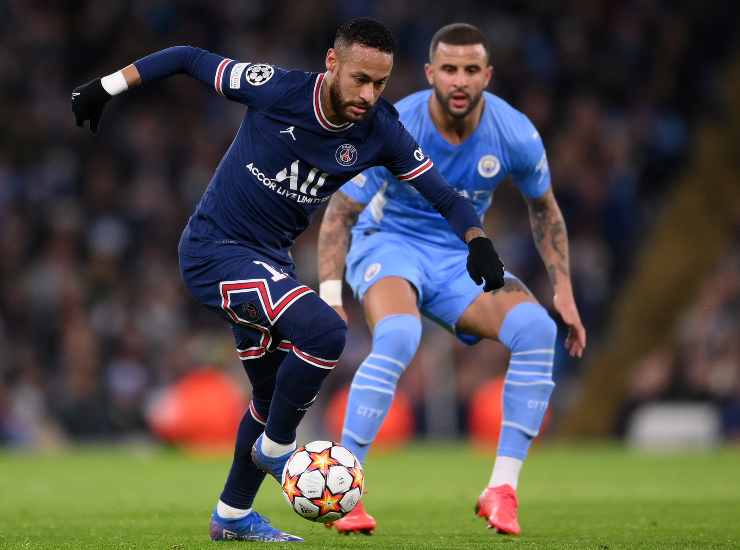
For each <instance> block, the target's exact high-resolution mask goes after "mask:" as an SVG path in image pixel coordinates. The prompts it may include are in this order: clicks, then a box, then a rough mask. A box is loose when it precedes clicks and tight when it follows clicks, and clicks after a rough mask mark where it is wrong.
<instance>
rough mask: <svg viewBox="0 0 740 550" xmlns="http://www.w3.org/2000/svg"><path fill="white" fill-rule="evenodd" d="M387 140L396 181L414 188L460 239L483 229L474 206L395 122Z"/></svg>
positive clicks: (387, 163) (388, 158) (388, 159)
mask: <svg viewBox="0 0 740 550" xmlns="http://www.w3.org/2000/svg"><path fill="white" fill-rule="evenodd" d="M389 134H390V135H388V136H384V139H385V143H386V144H387V145H386V147H387V152H386V160H385V166H386V168H387V169H388V170H389V171H390V173H391V174H393V175H394V176H395V178H396V179H397V180H398V181H399V182H401V183H402V184H403V183H404V182H407V183H409V184H411V185H413V186H414V187H415V188H416V190H417V191H419V193H421V194H422V196H423V197H424V198H425V199H426V200H427V201H428V202H429V204H431V205H432V206H433V207H434V208H435V209H436V210H437V211H438V212H439V213H440V214H442V216H444V217H445V219H446V220H447V222H448V223H449V224H450V226H451V227H452V230H453V231H454V232H455V233H456V234H457V236H458V237H460V239H462V240H465V233H466V232H467V230H468V229H470V228H471V227H481V228H482V223H481V220H480V219H479V218H478V214H476V212H475V208H474V207H473V205H472V203H471V202H470V201H469V200H468V199H466V198H464V197H463V196H461V195H460V194H458V192H457V191H455V189H454V188H453V187H452V186H451V185H450V184H449V183H447V181H446V180H445V179H444V178H443V177H442V175H441V174H440V173H439V171H438V170H437V169H436V168H435V167H434V163H433V162H432V159H431V158H429V157H428V156H427V155H426V154H425V153H424V152H423V151H422V149H421V147H420V146H419V145H418V144H417V143H416V140H415V139H414V138H413V137H412V136H411V134H409V133H408V131H407V130H406V128H404V126H403V124H401V121H400V120H398V119H396V120H395V121H394V122H393V124H392V126H391V129H390V131H389Z"/></svg>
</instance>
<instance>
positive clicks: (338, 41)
mask: <svg viewBox="0 0 740 550" xmlns="http://www.w3.org/2000/svg"><path fill="white" fill-rule="evenodd" d="M352 44H360V45H362V46H367V47H368V48H375V49H376V50H380V51H381V52H385V53H389V54H391V55H393V54H394V53H395V51H396V41H395V39H394V38H393V34H392V33H391V31H390V29H388V27H386V26H385V25H383V23H381V22H380V21H378V20H376V19H372V18H370V17H357V18H356V19H350V20H349V21H347V22H345V23H342V24H341V25H339V27H338V28H337V33H336V34H335V35H334V47H335V48H339V47H343V46H351V45H352Z"/></svg>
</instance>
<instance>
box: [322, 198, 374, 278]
mask: <svg viewBox="0 0 740 550" xmlns="http://www.w3.org/2000/svg"><path fill="white" fill-rule="evenodd" d="M363 208H365V205H364V204H361V203H359V202H356V201H354V200H352V199H350V198H349V197H348V196H347V195H345V194H344V193H342V192H337V193H334V195H333V196H332V198H331V200H330V201H329V206H327V208H326V212H324V219H323V220H322V221H321V228H320V229H319V281H327V280H330V279H340V280H341V279H342V277H343V275H344V264H345V258H346V257H347V247H348V246H349V236H350V229H352V226H353V225H355V222H356V221H357V217H358V216H359V215H360V212H362V210H363Z"/></svg>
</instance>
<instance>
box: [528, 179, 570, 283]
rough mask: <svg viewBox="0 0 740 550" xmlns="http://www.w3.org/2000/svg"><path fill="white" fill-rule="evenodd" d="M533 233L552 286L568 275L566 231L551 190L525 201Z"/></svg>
mask: <svg viewBox="0 0 740 550" xmlns="http://www.w3.org/2000/svg"><path fill="white" fill-rule="evenodd" d="M527 206H528V208H529V219H530V223H531V225H532V236H533V237H534V243H535V245H536V246H537V250H538V251H539V253H540V256H541V257H542V260H543V262H544V263H545V267H546V268H547V274H548V276H549V278H550V282H551V283H552V285H553V287H554V286H555V284H556V282H557V281H558V280H559V279H561V278H565V279H566V280H569V279H570V268H569V263H570V257H569V253H568V232H567V230H566V228H565V220H563V214H562V213H561V212H560V207H559V206H558V203H557V201H556V200H555V195H553V193H552V190H550V191H548V192H547V193H545V194H544V195H543V196H542V197H539V198H537V199H530V200H528V201H527Z"/></svg>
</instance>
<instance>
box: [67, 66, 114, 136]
mask: <svg viewBox="0 0 740 550" xmlns="http://www.w3.org/2000/svg"><path fill="white" fill-rule="evenodd" d="M111 97H113V96H112V95H110V94H109V93H108V92H106V91H105V89H104V88H103V85H102V84H101V83H100V79H99V78H96V79H93V80H91V81H90V82H87V83H86V84H83V85H82V86H77V87H76V88H75V89H74V90H72V112H73V113H74V115H75V122H76V123H77V126H79V127H80V128H83V127H84V124H85V121H86V120H89V121H90V131H91V132H92V133H93V134H95V133H97V131H98V124H99V123H100V117H101V116H103V109H104V108H105V104H106V103H107V102H108V100H109V99H110V98H111Z"/></svg>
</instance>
